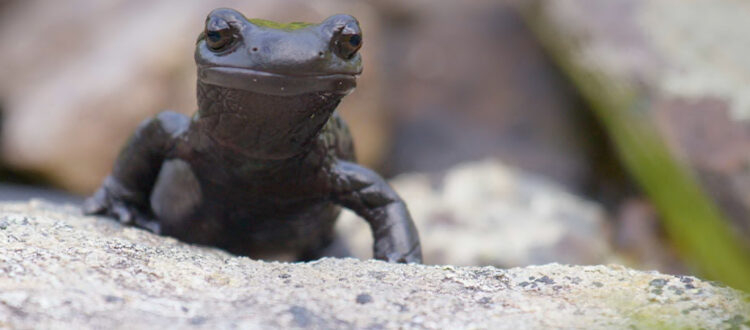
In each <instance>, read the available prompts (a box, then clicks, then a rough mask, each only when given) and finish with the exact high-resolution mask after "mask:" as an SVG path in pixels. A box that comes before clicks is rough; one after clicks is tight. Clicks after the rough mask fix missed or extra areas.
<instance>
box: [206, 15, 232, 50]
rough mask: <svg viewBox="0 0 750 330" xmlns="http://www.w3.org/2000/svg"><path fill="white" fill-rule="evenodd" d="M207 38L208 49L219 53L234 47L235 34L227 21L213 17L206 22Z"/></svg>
mask: <svg viewBox="0 0 750 330" xmlns="http://www.w3.org/2000/svg"><path fill="white" fill-rule="evenodd" d="M205 37H206V45H207V46H208V48H210V49H211V50H213V51H217V52H218V51H222V50H224V49H226V48H228V47H229V46H231V45H232V43H233V42H234V40H235V33H234V29H233V28H232V26H230V25H229V23H227V21H225V20H223V19H221V18H218V17H212V18H209V19H208V20H207V21H206V31H205Z"/></svg>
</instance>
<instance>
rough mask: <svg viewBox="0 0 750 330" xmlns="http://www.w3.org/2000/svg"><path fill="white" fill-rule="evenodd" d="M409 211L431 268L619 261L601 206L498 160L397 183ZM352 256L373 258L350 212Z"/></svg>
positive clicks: (346, 224) (345, 232) (367, 235)
mask: <svg viewBox="0 0 750 330" xmlns="http://www.w3.org/2000/svg"><path fill="white" fill-rule="evenodd" d="M391 184H392V185H393V186H394V188H395V189H396V190H397V191H398V192H399V193H400V194H401V196H402V197H403V198H404V200H405V201H406V203H407V205H408V206H409V210H410V212H411V214H412V217H413V218H414V221H415V223H416V225H417V228H418V229H419V233H420V237H421V240H422V250H423V254H424V261H425V263H428V264H450V265H462V266H476V265H483V266H484V265H492V266H500V267H515V266H525V265H531V264H543V263H549V262H563V263H573V264H600V263H607V262H610V261H612V260H614V258H615V256H614V253H613V251H612V250H613V249H612V245H611V243H610V239H609V237H610V228H609V224H608V222H607V218H606V215H605V212H604V210H603V209H602V208H601V207H600V206H599V205H598V204H596V203H593V202H590V201H587V200H584V199H581V198H579V197H577V196H575V195H573V194H571V193H568V192H566V191H565V190H564V189H563V188H562V187H561V186H559V185H557V184H555V183H552V182H551V181H550V180H546V179H544V178H541V177H539V176H536V175H532V174H529V173H526V172H524V171H520V170H516V169H513V168H510V167H508V166H505V165H504V164H503V163H501V162H499V161H497V160H492V159H488V160H484V161H481V162H474V163H466V164H462V165H459V166H456V167H454V168H453V169H451V170H449V171H446V172H443V173H440V174H437V173H436V174H433V175H429V174H405V175H401V176H399V177H397V178H396V179H394V180H392V181H391ZM338 229H339V231H340V233H341V235H342V236H343V237H344V238H346V239H347V240H348V241H350V243H349V245H350V247H351V250H352V253H353V254H354V255H355V256H357V257H359V258H362V259H367V258H371V257H372V237H371V236H372V234H371V231H370V230H369V228H368V226H367V225H366V223H365V222H364V221H363V220H361V219H360V218H358V217H357V216H355V215H354V214H353V213H351V212H345V213H344V214H343V215H342V217H341V219H340V222H339V228H338Z"/></svg>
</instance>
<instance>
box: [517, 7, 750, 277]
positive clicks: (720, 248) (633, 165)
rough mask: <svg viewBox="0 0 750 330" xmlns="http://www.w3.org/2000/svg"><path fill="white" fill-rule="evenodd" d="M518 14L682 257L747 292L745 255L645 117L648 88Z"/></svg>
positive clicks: (530, 13)
mask: <svg viewBox="0 0 750 330" xmlns="http://www.w3.org/2000/svg"><path fill="white" fill-rule="evenodd" d="M536 14H537V13H536V12H534V10H533V9H531V10H527V11H525V12H524V15H525V16H526V18H527V20H526V21H527V22H530V23H531V24H530V27H531V28H532V30H533V31H534V33H535V34H536V35H537V38H538V39H539V40H540V41H541V43H542V44H543V46H544V47H546V48H547V50H548V53H549V54H550V55H551V56H552V57H553V60H555V61H556V63H557V64H558V65H559V67H560V68H561V69H562V71H563V72H564V73H565V75H566V76H567V77H568V78H569V79H571V81H572V82H573V84H574V85H575V86H576V88H577V89H578V91H579V92H580V93H581V95H582V96H583V97H584V99H586V101H587V102H588V103H589V104H590V105H591V108H592V110H593V111H594V113H595V115H596V116H597V117H598V118H599V120H600V121H601V122H602V124H603V126H604V128H605V130H606V131H607V133H608V134H609V136H610V137H611V139H612V140H613V141H614V144H615V147H616V149H617V152H618V155H619V157H620V159H621V161H622V162H623V163H624V165H625V167H626V168H627V169H628V171H629V172H630V174H631V175H632V176H633V177H634V179H635V180H636V181H637V182H638V183H639V184H640V186H641V188H642V189H643V191H644V192H645V193H646V194H647V195H648V196H649V198H650V200H651V201H652V202H653V204H654V205H655V207H656V208H657V210H658V211H659V213H660V215H661V217H660V218H661V220H662V222H663V226H664V228H665V229H666V231H667V233H668V235H669V238H670V240H671V242H672V243H673V244H674V245H675V247H676V248H677V249H678V251H679V252H680V254H681V256H682V258H683V259H684V261H685V263H686V264H688V265H690V266H692V267H694V268H696V269H697V270H698V272H699V273H700V274H701V275H703V276H705V277H708V278H710V279H714V280H718V281H721V282H723V283H725V284H727V285H730V286H732V287H734V288H737V289H741V290H744V291H746V292H750V253H749V252H748V251H747V247H746V246H745V245H743V244H742V243H741V241H740V240H739V238H738V237H737V236H736V233H734V232H733V231H732V230H731V227H730V226H729V224H728V222H727V221H726V219H725V218H724V216H723V215H722V214H721V212H720V210H719V209H718V208H717V206H716V205H715V204H714V202H713V201H712V200H711V199H710V198H709V197H708V196H707V195H706V194H705V192H704V191H703V190H702V189H701V188H700V185H699V184H698V183H697V180H696V179H695V177H694V176H693V174H692V173H691V172H690V171H689V170H687V169H686V168H685V167H684V166H683V164H681V163H680V162H679V161H678V160H677V159H676V158H675V157H674V156H673V155H672V154H671V152H670V150H669V149H668V147H667V146H666V144H665V142H664V140H663V138H662V137H661V136H660V135H659V133H658V132H657V130H656V128H655V127H654V126H653V125H654V124H653V123H652V121H651V120H650V118H649V113H650V111H649V109H650V106H651V104H650V100H649V98H648V95H649V93H648V92H647V91H645V90H643V89H642V87H641V86H638V85H635V84H633V83H629V82H626V81H621V80H618V78H616V77H612V76H607V75H605V74H604V73H603V72H600V71H597V70H596V69H595V68H592V67H589V66H586V65H584V64H583V63H580V61H577V60H575V59H573V58H571V57H570V54H572V53H575V52H574V51H571V50H572V49H576V47H577V46H578V45H576V44H575V43H576V41H575V40H561V39H560V38H558V37H557V36H558V34H556V33H553V31H552V30H551V29H553V27H551V26H546V25H545V24H544V20H542V19H538V18H537V17H534V15H536Z"/></svg>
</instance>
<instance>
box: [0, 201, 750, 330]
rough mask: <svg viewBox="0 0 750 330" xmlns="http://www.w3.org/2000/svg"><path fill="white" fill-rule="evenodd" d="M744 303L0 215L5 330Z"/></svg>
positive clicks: (545, 319) (563, 277)
mask: <svg viewBox="0 0 750 330" xmlns="http://www.w3.org/2000/svg"><path fill="white" fill-rule="evenodd" d="M749 322H750V298H749V297H748V296H747V295H745V294H743V293H740V292H738V291H736V290H733V289H731V288H727V287H724V286H721V285H719V284H716V283H713V282H707V281H702V280H700V279H698V278H695V277H690V276H682V277H679V276H670V275H663V274H660V273H657V272H643V271H636V270H632V269H628V268H625V267H622V266H614V265H611V266H568V265H560V264H549V265H543V266H529V267H524V268H512V269H507V270H504V269H499V268H495V267H481V268H480V267H454V266H423V265H398V264H387V263H384V262H380V261H357V260H354V259H323V260H320V261H316V262H310V263H296V264H295V263H279V262H264V261H255V260H251V259H248V258H244V257H235V256H232V255H230V254H227V253H224V252H222V251H219V250H216V249H209V248H202V247H196V246H191V245H188V244H183V243H180V242H178V241H176V240H174V239H171V238H165V237H160V236H156V235H152V234H150V233H147V232H144V231H141V230H138V229H134V228H128V227H123V226H121V225H119V224H117V223H115V222H114V221H112V220H109V219H106V218H96V217H83V216H80V215H79V211H78V210H77V209H76V208H74V207H61V206H55V205H50V204H42V203H39V202H31V203H26V204H9V203H5V204H0V327H10V328H63V327H64V328H106V329H114V328H129V329H133V328H139V329H140V328H143V329H155V328H208V329H221V328H313V329H331V328H334V329H335V328H371V329H383V328H514V329H518V328H529V327H536V328H540V327H545V328H547V327H553V328H556V327H567V328H569V327H581V328H584V327H585V328H590V327H597V328H599V327H613V328H625V327H628V326H636V327H643V326H648V327H654V326H668V327H672V326H678V327H680V326H687V327H693V328H733V327H734V328H747V327H748V326H749V325H750V323H749Z"/></svg>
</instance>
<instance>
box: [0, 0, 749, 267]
mask: <svg viewBox="0 0 750 330" xmlns="http://www.w3.org/2000/svg"><path fill="white" fill-rule="evenodd" d="M552 2H553V1H551V0H550V1H530V2H523V3H522V4H520V5H519V4H516V3H515V2H513V1H489V0H486V1H485V0H475V1H447V0H437V1H436V0H429V1H428V0H414V1H396V0H371V1H366V0H361V1H344V0H339V1H301V0H299V1H294V0H287V1H278V0H258V1H218V0H209V1H184V0H180V1H178V0H163V1H158V2H156V1H145V0H140V1H132V0H130V1H125V0H115V1H107V2H100V1H91V0H88V1H86V0H70V1H65V2H51V1H41V0H38V1H21V0H5V1H0V43H2V44H3V45H5V46H4V47H3V52H1V53H0V63H2V64H0V77H2V79H0V109H1V110H2V127H1V128H0V144H1V145H2V151H1V152H0V161H1V163H2V171H1V172H0V173H1V174H2V180H3V181H6V182H24V183H34V184H36V186H40V185H44V186H48V187H50V186H51V187H56V188H59V189H63V190H67V191H70V192H74V193H77V194H87V193H90V192H91V191H93V189H95V188H96V186H97V185H98V184H99V183H100V181H101V179H102V178H103V177H104V176H105V175H106V174H107V173H108V172H109V170H110V169H111V165H112V162H113V160H114V158H115V156H116V155H117V153H118V151H119V148H120V146H121V145H122V144H123V143H124V141H125V140H126V139H127V138H128V136H129V135H130V134H131V133H132V132H133V129H134V128H135V126H136V125H137V124H138V123H139V122H140V121H142V120H143V119H144V118H146V117H148V116H150V115H153V114H156V113H158V112H160V111H162V110H164V109H173V110H176V111H179V112H182V113H186V114H189V113H192V112H193V111H195V107H196V106H195V95H194V94H195V67H194V63H193V47H194V41H195V38H196V37H197V35H198V33H199V32H200V31H201V29H202V27H203V21H204V19H205V15H206V14H207V13H208V12H209V11H210V10H211V9H213V8H215V7H220V6H224V7H233V8H236V9H238V10H239V11H241V12H243V13H245V14H246V15H247V16H249V17H259V18H265V19H271V20H277V21H284V22H289V21H311V22H319V21H321V20H322V19H324V18H325V17H328V16H330V15H332V14H335V13H349V14H352V15H354V16H355V17H357V18H358V19H359V21H360V23H361V25H362V29H363V31H364V40H365V44H364V47H363V49H362V53H363V58H364V60H365V69H364V72H363V74H362V76H361V78H360V79H359V86H358V88H357V90H356V91H355V92H354V93H353V94H352V95H350V96H348V97H347V98H346V99H345V100H344V102H343V103H342V105H341V106H340V107H339V111H340V112H341V113H342V114H343V116H344V117H346V119H347V120H348V122H349V124H350V126H351V128H352V132H353V134H354V135H355V141H356V147H357V153H358V156H359V158H360V161H361V162H362V163H364V164H366V165H368V166H370V167H373V168H375V169H377V170H378V171H379V172H381V173H383V174H385V175H387V176H389V177H393V176H397V175H400V174H405V173H417V174H408V175H406V176H401V177H399V179H398V180H396V181H394V182H395V185H396V186H397V188H399V189H400V190H403V192H402V193H403V194H404V195H405V196H404V197H405V199H407V201H409V203H410V205H412V208H413V210H412V211H413V213H414V215H415V218H416V221H417V222H419V223H420V224H421V226H420V228H422V233H423V236H425V237H423V241H424V245H425V250H426V251H427V253H426V255H427V256H428V261H430V262H432V263H457V264H495V265H499V266H517V265H524V264H530V263H540V262H548V261H561V262H570V263H601V262H608V261H612V260H615V261H617V260H619V261H624V262H628V263H630V264H631V265H635V266H637V267H643V268H658V269H660V270H662V271H667V272H686V271H690V268H685V266H684V265H683V264H682V263H681V262H679V261H678V259H677V258H676V256H675V253H674V251H673V248H672V246H671V245H670V244H669V243H668V242H667V241H666V240H665V238H664V230H663V227H662V225H660V221H659V220H660V219H662V217H663V214H664V211H663V209H662V208H661V207H660V206H659V205H657V206H656V207H655V206H654V203H653V196H652V195H650V194H644V193H643V192H642V190H641V189H640V188H639V187H642V186H643V185H644V183H643V182H642V181H641V180H640V179H639V178H640V177H638V176H635V177H634V176H631V175H630V174H628V173H633V171H632V168H630V167H628V169H629V170H630V172H628V171H626V170H625V167H626V166H623V165H622V162H621V161H620V160H621V159H622V152H623V151H622V149H621V148H620V149H616V148H615V147H614V145H615V144H613V143H612V140H611V137H612V136H614V135H613V133H612V131H611V127H610V126H607V125H602V124H601V123H602V122H603V120H602V118H601V116H599V115H597V112H596V111H592V109H590V108H589V107H588V104H590V103H591V102H590V100H589V99H590V98H589V97H587V95H586V94H585V92H584V93H582V92H581V90H580V88H581V86H580V84H575V83H571V81H573V82H575V77H574V76H572V75H571V73H570V71H569V70H565V68H563V70H561V69H560V66H561V65H563V64H561V63H564V62H561V61H560V60H559V58H560V53H561V52H559V51H557V50H555V48H554V47H550V45H549V42H545V41H544V39H543V38H541V37H540V35H539V33H538V31H539V28H538V27H539V26H542V25H544V26H547V27H551V28H550V29H548V30H549V31H553V32H554V33H552V34H550V35H551V36H552V38H558V39H559V40H563V41H564V42H567V43H569V44H570V45H571V47H570V50H568V51H565V52H563V53H564V54H566V56H581V57H582V58H586V59H589V58H590V57H591V56H594V55H596V56H595V57H594V58H596V59H598V60H599V62H597V63H598V64H599V66H598V67H601V68H603V69H602V71H607V72H609V71H612V72H616V73H621V74H622V76H624V77H626V79H629V80H632V81H635V83H637V84H641V85H642V86H643V87H642V89H641V90H642V91H643V93H642V95H643V97H642V99H643V100H644V101H643V102H653V104H654V106H653V107H649V108H648V109H652V108H658V109H664V110H663V111H661V110H660V111H654V114H655V115H654V116H653V118H654V119H653V121H654V122H655V123H657V124H658V125H655V126H657V127H658V129H659V132H660V134H662V135H663V137H664V140H665V141H668V143H669V146H670V147H672V149H670V150H671V151H673V152H674V154H675V155H676V157H677V158H678V159H679V160H680V162H681V164H684V165H685V166H686V167H687V168H688V169H689V170H690V171H691V173H697V174H698V175H699V177H700V178H701V184H702V185H701V187H702V189H704V190H705V192H706V193H707V194H708V195H709V196H710V197H712V201H715V202H716V203H717V205H720V207H721V210H722V212H723V213H724V214H727V215H728V216H729V218H731V219H733V221H732V223H733V224H734V227H733V228H734V229H736V230H738V231H740V232H741V231H742V230H745V233H746V234H745V236H746V237H747V233H748V228H750V220H748V205H750V193H748V191H750V179H748V178H749V175H750V174H748V173H750V124H748V120H747V116H745V115H743V114H746V113H747V111H750V110H748V109H750V105H748V104H750V102H746V101H747V100H746V98H747V97H745V96H743V95H744V94H742V91H744V92H746V91H747V90H750V88H744V89H743V88H742V86H745V87H748V85H747V82H748V79H750V72H749V71H750V65H745V64H747V62H746V61H747V59H748V58H750V56H744V55H750V50H748V48H747V45H749V44H750V42H748V39H749V38H750V37H748V36H747V35H746V34H742V33H740V32H737V31H740V30H738V28H739V27H733V26H732V25H721V24H722V22H723V21H724V19H726V20H729V21H741V20H742V19H741V18H742V17H745V16H742V15H741V14H738V13H745V14H747V13H750V9H748V7H750V6H749V5H746V4H740V3H738V2H733V1H728V0H727V1H720V2H718V4H717V5H715V6H718V7H715V6H713V5H712V6H708V5H706V6H708V7H710V8H722V7H721V6H724V7H723V8H725V10H723V11H722V10H721V9H714V10H713V11H712V12H711V13H712V15H713V16H711V17H712V20H711V22H714V23H715V24H714V25H717V24H718V26H715V27H714V29H715V30H714V31H715V32H714V33H716V34H712V32H711V31H709V32H706V31H705V30H703V29H702V28H701V26H700V25H695V26H693V25H690V24H688V22H692V21H691V20H690V17H692V16H690V15H692V14H696V13H699V12H701V7H700V6H701V5H700V2H698V3H699V4H698V5H694V6H695V7H696V8H694V9H693V11H690V10H670V9H669V8H671V7H670V6H671V5H673V4H672V3H671V2H670V1H667V0H660V1H656V2H655V3H656V4H655V5H649V6H646V5H644V4H643V2H641V1H635V0H618V1H612V2H601V3H600V2H596V1H583V0H578V1H577V0H570V1H565V2H561V3H560V4H556V5H552V4H550V3H552ZM675 7H680V6H679V5H675ZM691 13H692V14H691ZM738 15H739V16H738ZM634 17H635V18H634ZM644 17H645V18H644ZM636 18H637V19H636ZM660 20H663V21H664V22H663V23H664V24H659V23H660ZM643 22H647V23H648V22H651V23H649V24H650V25H643V24H645V23H643ZM737 24H741V23H739V22H738V23H737ZM741 26H744V25H741ZM645 31H656V32H654V34H653V35H654V36H656V37H657V39H650V36H651V35H650V34H647V33H645ZM742 31H747V30H742ZM662 32H663V33H662ZM711 35H721V36H724V38H726V42H724V43H718V42H715V41H712V40H713V39H711ZM690 37H695V38H693V39H694V40H696V41H695V42H694V43H693V45H694V47H693V48H687V49H684V51H683V52H670V51H663V48H659V47H661V46H662V45H668V46H670V47H672V48H669V49H679V45H681V44H682V42H683V40H685V39H689V38H690ZM581 38H583V39H584V40H594V41H601V42H595V43H590V44H586V43H583V45H584V47H578V46H579V45H580V44H581V41H580V39H581ZM659 38H660V39H659ZM540 40H541V41H542V42H540ZM728 44H731V47H729V48H730V49H729V53H727V51H724V50H720V49H721V47H723V46H724V45H728ZM588 45H592V46H591V47H588V48H587V47H586V46H588ZM742 45H744V46H742ZM543 46H544V47H546V48H543ZM581 49H583V51H581ZM589 49H593V51H591V52H589ZM591 54H593V55H591ZM706 54H712V55H711V56H712V57H711V58H712V59H714V60H713V61H700V59H701V58H702V57H701V56H707V55H706ZM727 54H729V55H727ZM584 55H585V56H588V57H585V56H584ZM742 56H744V57H742ZM743 58H744V62H743V60H742V59H743ZM668 64H669V65H668ZM663 67H670V68H672V69H671V70H676V71H675V72H690V69H694V70H693V71H698V72H700V73H704V76H706V77H710V78H711V80H709V81H708V82H706V83H705V84H703V85H700V84H692V85H691V84H687V83H686V84H683V85H680V84H679V81H680V79H679V77H680V76H679V75H677V76H669V77H673V79H672V80H671V81H673V83H672V85H669V86H677V87H674V88H677V89H679V88H682V89H683V90H692V91H695V90H699V91H700V87H695V86H714V87H715V88H713V90H715V91H716V92H715V93H706V94H705V95H703V94H700V93H698V94H700V95H698V96H699V97H696V98H684V97H678V98H664V97H658V96H659V95H661V94H659V93H660V91H662V90H664V89H662V88H660V86H662V85H660V84H654V83H650V82H651V81H653V80H648V79H646V78H644V77H653V76H654V75H657V76H658V75H659V74H660V73H659V72H664V71H659V70H660V69H661V68H663ZM713 67H720V68H722V69H719V70H712V69H711V68H713ZM695 68H698V69H695ZM680 70H682V71H680ZM623 72H624V73H623ZM654 72H657V73H654ZM670 72H671V71H670ZM640 73H643V75H639V74H640ZM665 76H666V75H665ZM674 77H676V78H674ZM597 83H599V84H601V85H603V86H605V88H606V86H607V84H609V83H610V82H609V81H606V80H603V81H597ZM639 86H640V85H639ZM680 86H682V87H680ZM691 86H693V87H691ZM722 86H723V87H722ZM690 88H692V89H690ZM705 90H711V88H706V89H705ZM581 95H583V96H584V97H583V98H582V97H581ZM670 95H671V94H670ZM726 95H730V96H737V95H740V96H738V97H736V98H733V97H728V98H723V97H724V96H726ZM654 96H656V97H654ZM726 100H731V101H726ZM587 101H588V102H587ZM649 104H650V103H649ZM738 109H739V110H738ZM618 146H619V145H618ZM618 148H619V147H618ZM618 152H620V153H619V155H620V157H619V158H618ZM487 159H492V160H487ZM467 163H468V164H467ZM488 164H491V165H488ZM467 171H468V172H467ZM472 172H476V173H485V174H486V175H488V177H502V178H512V179H503V180H500V181H492V180H489V181H488V182H494V183H496V184H497V185H496V186H492V185H491V184H489V183H486V182H483V180H482V179H481V177H476V176H471V175H469V174H471V173H472ZM461 173H463V174H461ZM493 173H494V174H493ZM456 177H458V178H462V179H460V180H459V181H464V183H463V184H455V182H458V181H456V180H458V179H450V180H449V179H447V178H456ZM430 178H431V179H430ZM446 180H447V181H446ZM451 180H452V181H451ZM449 181H450V182H454V183H453V184H449V185H447V186H445V185H446V182H449ZM502 182H505V183H502ZM508 182H513V184H509V183H508ZM501 183H502V184H501ZM504 184H505V185H504ZM487 185H489V186H487ZM449 188H450V189H457V190H455V191H445V189H449ZM28 189H30V188H28V187H24V188H18V186H6V188H4V191H9V192H8V193H5V194H2V195H0V198H7V199H11V198H19V197H18V196H22V198H27V197H28V196H35V195H38V194H41V193H43V192H39V191H38V190H28ZM32 189H36V188H32ZM456 194H465V196H464V197H465V198H458V199H455V198H449V197H446V196H455V195H456ZM14 196H15V197H14ZM45 196H48V198H51V199H54V197H53V196H52V195H45ZM467 196H471V198H473V199H471V200H467V198H469V197H467ZM524 196H525V197H524ZM540 196H542V197H540ZM544 196H546V197H544ZM550 196H552V197H550ZM540 198H541V199H540ZM545 198H546V199H545ZM529 200H549V201H552V202H550V203H547V204H543V206H541V207H542V208H541V209H540V208H539V207H540V206H539V205H540V204H534V203H530V202H529ZM457 201H461V203H463V204H461V203H459V202H457ZM534 205H536V206H534ZM545 205H546V206H545ZM472 210H473V211H472ZM560 210H564V211H560ZM470 211H471V212H470ZM540 212H541V213H540ZM344 222H345V225H346V223H348V222H346V221H344ZM532 224H533V225H532ZM347 226H348V225H347ZM446 226H447V227H446ZM467 226H468V227H470V228H469V229H468V230H465V231H463V232H462V233H465V235H464V236H461V238H462V240H455V241H454V240H452V238H451V237H452V236H451V235H450V234H449V233H451V232H454V233H455V232H457V231H460V229H459V228H466V227H467ZM555 226H561V227H560V228H564V229H561V230H559V231H555V230H557V229H555V230H552V231H550V230H551V229H550V228H552V227H554V228H557V227H555ZM345 227H346V226H345ZM435 228H437V229H435ZM446 228H447V229H446ZM514 229H518V230H516V231H514ZM537 229H538V230H537ZM342 230H354V231H356V230H357V229H352V228H349V227H346V228H343V229H342ZM480 232H482V233H484V234H485V235H481V238H479V237H477V239H476V240H475V241H474V242H472V244H473V245H471V244H470V245H469V246H468V247H467V246H466V245H465V244H464V243H459V241H460V242H468V241H470V240H471V237H473V236H474V235H478V234H477V233H480ZM550 232H555V233H556V234H554V235H553V236H554V237H556V238H555V239H549V237H551V236H550ZM489 233H492V234H489ZM561 233H567V234H561ZM352 235H362V234H352ZM514 235H523V237H524V238H520V236H519V238H517V237H516V236H514ZM545 235H546V236H545ZM459 236H460V235H459ZM544 237H547V238H544ZM561 237H564V238H565V239H563V240H560V239H559V238H561ZM354 241H355V243H354V244H359V245H360V246H367V245H366V244H365V245H362V243H360V242H358V241H357V240H354ZM498 242H506V243H507V244H509V245H503V243H498ZM513 242H516V243H513ZM518 242H547V243H549V244H548V245H546V246H545V247H544V248H540V247H539V246H540V244H526V243H518ZM462 244H464V247H465V249H461V250H460V251H462V252H460V253H459V252H456V251H459V250H453V249H452V248H451V247H452V246H458V245H462ZM513 244H515V245H513ZM561 244H562V245H564V246H567V247H571V248H569V249H561V248H560V246H561ZM513 246H515V248H514V247H513ZM524 248H528V250H523V251H522V249H524ZM354 249H355V250H357V247H355V248H354ZM467 249H468V250H467ZM514 249H515V250H514ZM489 250H492V251H494V252H495V253H497V254H498V255H494V254H493V253H490V254H489V256H488V253H487V251H489ZM467 251H468V252H467ZM505 251H508V252H507V253H506V252H505ZM453 252H455V253H453ZM362 253H364V252H362ZM504 253H505V254H504ZM503 254H504V255H503ZM540 256H541V257H540Z"/></svg>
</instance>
